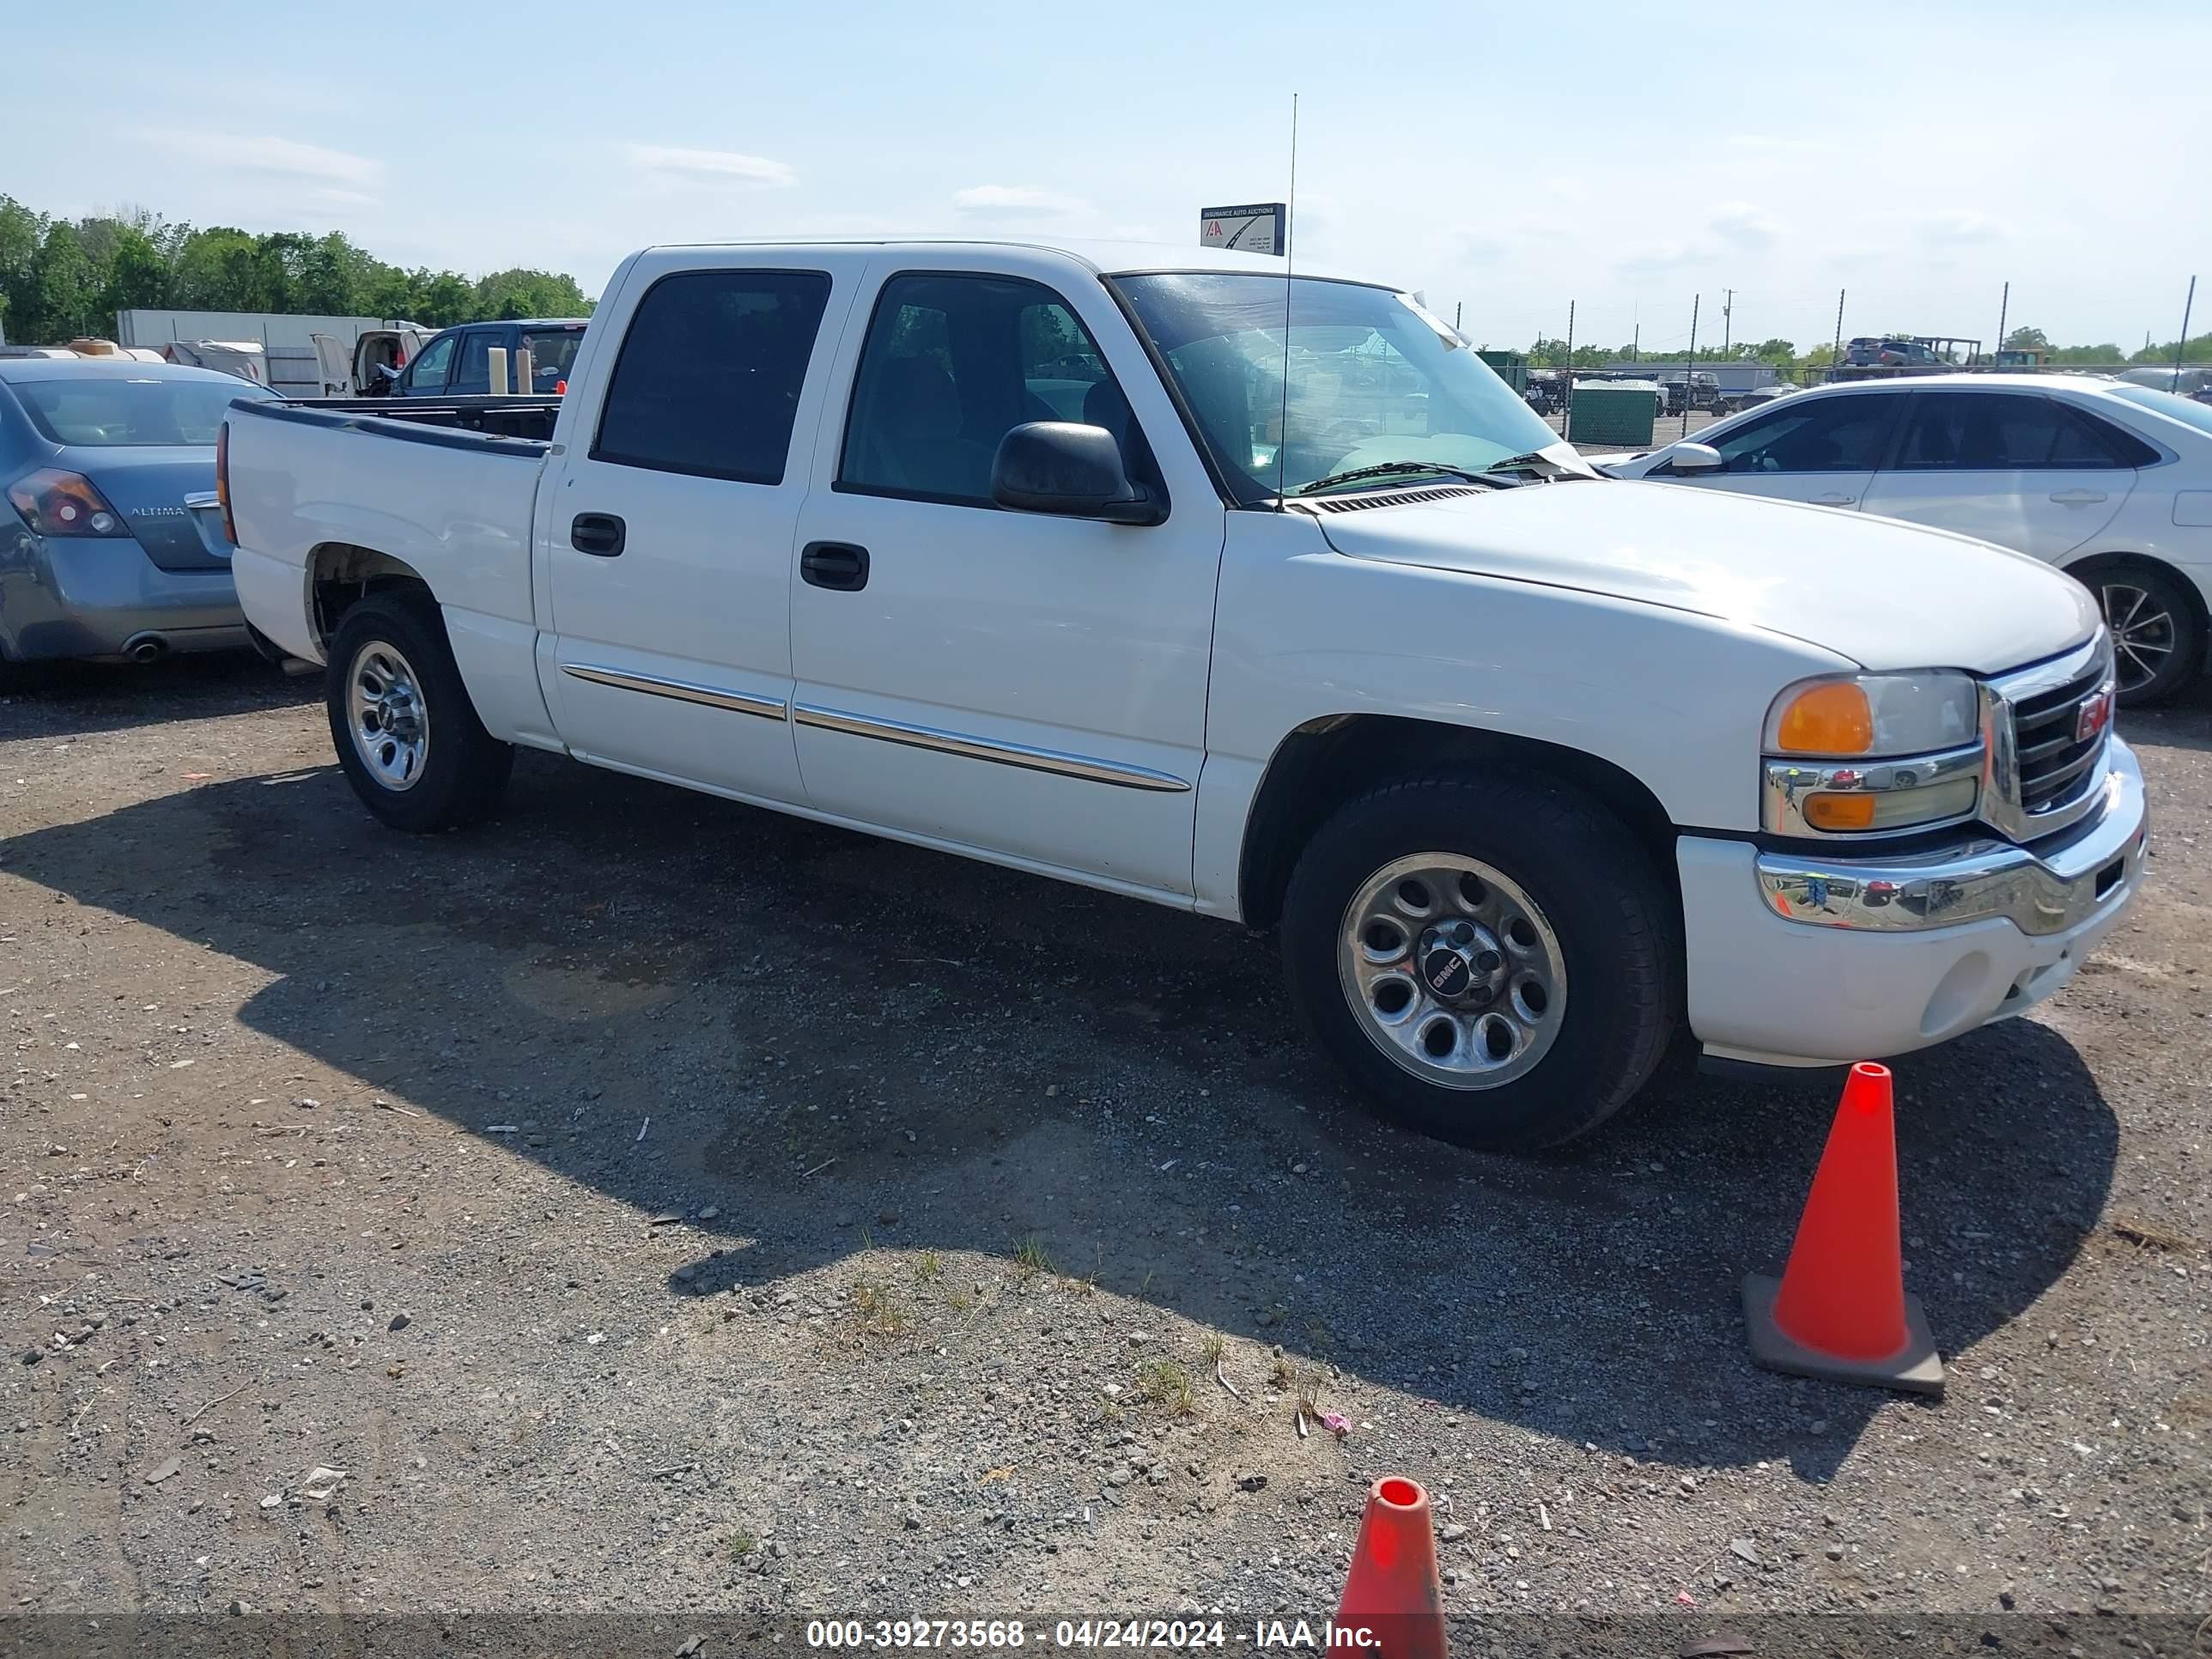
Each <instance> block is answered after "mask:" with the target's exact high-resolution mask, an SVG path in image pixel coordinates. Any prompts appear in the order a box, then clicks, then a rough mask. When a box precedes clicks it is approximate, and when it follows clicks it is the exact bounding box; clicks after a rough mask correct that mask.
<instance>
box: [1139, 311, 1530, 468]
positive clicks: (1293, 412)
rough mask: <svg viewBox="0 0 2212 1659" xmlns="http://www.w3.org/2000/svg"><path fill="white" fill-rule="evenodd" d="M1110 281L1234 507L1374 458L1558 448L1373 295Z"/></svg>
mask: <svg viewBox="0 0 2212 1659" xmlns="http://www.w3.org/2000/svg"><path fill="white" fill-rule="evenodd" d="M1112 281H1113V285H1114V287H1115V289H1116V290H1117V291H1118V292H1119V293H1120V294H1121V295H1122V296H1123V297H1124V299H1126V300H1127V303H1128V307H1129V309H1130V310H1131V312H1132V313H1134V315H1135V317H1136V319H1137V320H1138V323H1139V325H1140V326H1141V327H1142V328H1143V329H1144V331H1145V332H1146V334H1147V335H1148V336H1149V337H1151V341H1152V346H1153V348H1154V349H1155V350H1156V351H1157V352H1158V355H1159V357H1160V359H1161V361H1162V362H1164V363H1165V364H1166V365H1167V369H1168V373H1169V374H1170V375H1171V376H1172V377H1173V378H1174V380H1175V382H1176V390H1177V391H1178V392H1181V393H1182V402H1183V404H1184V406H1185V407H1186V408H1187V409H1188V410H1189V411H1190V414H1191V416H1193V418H1194V420H1195V421H1196V422H1197V424H1198V427H1199V428H1200V433H1201V435H1202V436H1203V437H1204V440H1205V442H1206V447H1207V449H1208V450H1209V451H1210V452H1211V453H1212V457H1213V460H1214V464H1215V465H1216V467H1217V468H1218V470H1219V471H1220V473H1221V476H1222V477H1224V478H1225V479H1226V480H1227V482H1228V484H1229V488H1230V491H1231V494H1232V495H1234V496H1235V497H1236V500H1237V504H1238V505H1239V506H1242V507H1252V506H1256V505H1258V504H1260V503H1261V502H1263V501H1273V499H1275V495H1276V493H1277V489H1278V488H1280V489H1282V490H1283V491H1285V492H1286V493H1288V494H1291V495H1295V494H1297V491H1298V489H1299V488H1300V487H1301V486H1302V485H1305V484H1309V483H1313V482H1314V481H1315V480H1316V479H1317V478H1325V477H1331V476H1333V475H1334V474H1337V473H1340V472H1349V471H1353V470H1354V469H1356V468H1358V467H1363V466H1371V465H1380V464H1382V463H1383V462H1389V461H1407V462H1415V463H1424V462H1425V463H1430V464H1433V465H1437V466H1440V467H1449V468H1454V469H1458V470H1462V471H1480V470H1482V469H1483V468H1485V467H1488V466H1492V465H1496V464H1497V463H1498V462H1500V461H1505V460H1510V459H1513V458H1515V457H1516V456H1522V455H1526V454H1529V453H1533V452H1535V451H1538V450H1543V449H1547V448H1550V447H1554V446H1556V445H1558V444H1559V441H1560V439H1559V434H1557V433H1556V432H1554V431H1553V430H1552V428H1550V427H1548V426H1547V425H1546V424H1545V423H1544V422H1543V421H1542V420H1541V419H1540V418H1538V416H1536V415H1535V414H1534V412H1532V411H1531V410H1530V409H1529V407H1528V404H1526V403H1524V402H1523V401H1522V399H1521V398H1520V397H1519V395H1518V394H1516V392H1514V391H1513V389H1512V388H1511V387H1510V386H1507V385H1506V384H1505V382H1504V381H1503V380H1500V379H1498V376H1497V374H1494V373H1493V372H1492V370H1491V368H1490V366H1489V365H1488V364H1487V363H1486V362H1483V361H1482V359H1481V358H1480V357H1478V356H1475V354H1474V352H1473V351H1472V350H1470V349H1468V347H1467V346H1466V345H1464V344H1463V343H1462V342H1461V340H1460V338H1459V337H1458V336H1457V335H1455V334H1454V333H1453V332H1452V331H1451V330H1450V329H1449V328H1447V327H1446V326H1445V325H1443V323H1441V322H1439V321H1437V319H1435V318H1434V317H1431V316H1430V315H1429V314H1428V313H1426V312H1425V311H1423V310H1422V309H1421V308H1420V307H1419V306H1417V305H1416V304H1414V303H1413V301H1412V300H1411V299H1409V298H1407V296H1406V295H1401V294H1394V293H1392V292H1391V291H1390V290H1389V289H1383V288H1370V287H1367V286H1364V285H1363V284H1359V283H1336V282H1328V281H1324V280H1321V279H1319V278H1314V277H1297V278H1290V279H1285V278H1283V277H1279V276H1258V275H1254V276H1245V275H1243V274H1241V273H1239V274H1225V273H1218V272H1181V273H1162V274H1158V275H1152V276H1120V277H1115V278H1114V279H1112ZM1285 289H1288V292H1287V293H1286V292H1285ZM1286 306H1287V309H1288V313H1289V322H1290V339H1289V349H1288V351H1287V353H1286V352H1285V349H1284V319H1285V307H1286ZM1286 363H1287V367H1288V369H1289V374H1290V386H1289V396H1288V398H1287V399H1286V398H1285V395H1284V380H1283V377H1284V370H1285V365H1286ZM1286 410H1287V422H1286V421H1285V413H1286ZM1411 476H1414V475H1413V473H1412V472H1411V471H1407V472H1404V473H1400V474H1399V475H1397V480H1396V481H1397V482H1398V483H1401V484H1402V483H1403V482H1404V481H1405V479H1406V478H1407V477H1411ZM1383 482H1388V481H1387V480H1386V481H1383Z"/></svg>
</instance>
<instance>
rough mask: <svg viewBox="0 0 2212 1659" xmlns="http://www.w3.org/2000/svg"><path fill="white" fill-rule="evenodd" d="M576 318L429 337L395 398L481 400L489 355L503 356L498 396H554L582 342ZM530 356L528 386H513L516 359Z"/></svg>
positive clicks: (483, 326) (487, 384)
mask: <svg viewBox="0 0 2212 1659" xmlns="http://www.w3.org/2000/svg"><path fill="white" fill-rule="evenodd" d="M585 322H586V319H584V318H581V317H537V318H528V319H519V320H516V321H513V322H504V323H463V324H460V325H459V326H457V327H453V328H449V329H446V330H444V331H441V332H440V333H437V334H434V335H432V336H431V337H430V338H429V339H428V340H427V341H426V342H424V343H423V346H422V349H421V350H420V351H418V352H416V354H415V360H414V362H410V363H409V364H408V365H407V367H406V368H404V369H402V370H401V371H400V373H399V378H398V381H397V382H396V383H395V384H394V385H393V386H392V394H391V395H392V396H393V397H395V398H463V397H482V396H484V395H486V394H488V393H489V392H490V391H491V389H492V386H491V353H492V350H493V349H494V348H497V349H500V350H502V351H504V352H506V353H507V385H506V386H502V387H501V388H500V389H501V391H503V392H520V393H521V394H523V395H525V396H530V395H532V394H534V395H537V396H539V397H544V396H546V395H549V394H554V395H557V394H558V393H560V392H564V391H566V390H567V389H568V367H569V365H570V364H572V363H574V362H575V361H576V348H577V346H578V345H579V344H580V343H582V341H583V338H584V325H585ZM518 351H527V352H528V353H529V354H530V384H529V385H528V386H517V385H515V384H514V372H515V361H514V359H515V354H516V352H518Z"/></svg>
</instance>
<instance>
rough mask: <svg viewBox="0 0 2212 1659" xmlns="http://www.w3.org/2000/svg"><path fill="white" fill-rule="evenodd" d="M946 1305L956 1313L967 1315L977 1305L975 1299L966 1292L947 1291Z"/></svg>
mask: <svg viewBox="0 0 2212 1659" xmlns="http://www.w3.org/2000/svg"><path fill="white" fill-rule="evenodd" d="M945 1306H946V1307H948V1308H950V1309H951V1310H952V1311H953V1312H955V1313H966V1312H967V1311H968V1310H969V1309H970V1308H972V1307H974V1306H975V1297H972V1296H970V1295H969V1293H968V1292H967V1291H945Z"/></svg>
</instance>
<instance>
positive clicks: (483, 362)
mask: <svg viewBox="0 0 2212 1659" xmlns="http://www.w3.org/2000/svg"><path fill="white" fill-rule="evenodd" d="M505 340H506V336H504V335H503V334H501V333H500V332H499V331H497V330H495V329H489V328H479V329H472V330H471V331H469V332H468V333H466V334H464V335H463V336H462V337H461V366H460V367H459V368H457V369H455V370H454V371H453V381H452V383H451V384H450V385H448V386H447V388H446V390H447V391H448V392H452V393H453V395H454V396H455V397H457V398H458V397H463V396H465V395H467V394H469V393H471V392H475V393H478V394H481V395H483V396H485V397H489V396H490V394H491V349H492V348H493V347H494V346H495V345H500V344H503V343H505ZM509 378H510V379H511V378H513V375H512V371H511V370H510V371H509Z"/></svg>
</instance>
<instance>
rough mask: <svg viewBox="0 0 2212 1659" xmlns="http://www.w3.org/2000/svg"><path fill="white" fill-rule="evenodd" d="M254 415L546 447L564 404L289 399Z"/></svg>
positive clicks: (520, 400) (507, 400)
mask: <svg viewBox="0 0 2212 1659" xmlns="http://www.w3.org/2000/svg"><path fill="white" fill-rule="evenodd" d="M256 412H257V413H271V414H279V415H283V414H289V413H293V412H298V413H301V414H302V415H312V416H335V417H337V422H336V423H337V424H338V425H341V426H354V425H359V424H360V423H361V420H362V417H364V416H365V417H367V418H368V421H369V422H373V423H374V428H375V429H380V430H381V431H382V434H383V435H384V436H386V437H387V438H397V437H408V436H414V437H418V438H420V437H422V436H423V434H422V432H421V430H420V428H426V427H427V428H439V429H441V430H444V431H446V432H449V433H459V432H468V433H475V434H479V435H483V436H485V437H491V438H512V439H521V440H525V441H533V442H536V443H538V445H540V446H541V453H542V446H543V445H544V444H545V443H547V442H549V441H550V440H551V438H552V436H553V423H554V422H555V421H556V419H558V418H559V416H560V413H561V400H560V398H515V397H505V398H501V397H467V398H295V399H289V400H287V401H286V402H285V403H284V404H282V405H280V406H279V407H278V408H276V409H274V410H272V409H270V408H269V406H268V405H266V404H264V405H262V406H261V408H260V409H259V410H257V411H256ZM362 429H364V430H368V429H372V428H369V427H363V428H362Z"/></svg>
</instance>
